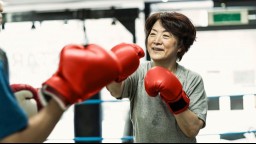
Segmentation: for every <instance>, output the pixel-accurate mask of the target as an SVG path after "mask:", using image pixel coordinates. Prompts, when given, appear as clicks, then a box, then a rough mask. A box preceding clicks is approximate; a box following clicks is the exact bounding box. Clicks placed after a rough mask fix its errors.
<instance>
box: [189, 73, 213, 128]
mask: <svg viewBox="0 0 256 144" xmlns="http://www.w3.org/2000/svg"><path fill="white" fill-rule="evenodd" d="M190 80H191V81H190V82H189V83H190V85H189V88H188V89H187V91H186V93H187V95H188V96H189V98H190V106H189V109H190V110H191V111H193V112H194V113H195V114H196V115H197V116H198V118H199V119H201V120H203V121H204V126H203V127H205V125H206V115H207V109H208V102H207V96H206V92H205V88H204V83H203V79H202V77H201V76H200V75H198V74H196V75H193V76H191V79H190Z"/></svg>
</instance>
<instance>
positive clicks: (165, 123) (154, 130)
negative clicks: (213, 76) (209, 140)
mask: <svg viewBox="0 0 256 144" xmlns="http://www.w3.org/2000/svg"><path fill="white" fill-rule="evenodd" d="M150 68H152V62H151V61H146V62H143V63H141V64H140V66H139V68H138V69H137V70H136V72H135V73H133V74H132V75H131V76H130V77H128V78H127V79H126V80H125V83H124V89H123V92H122V95H121V98H129V100H130V117H131V121H132V124H133V134H134V142H136V143H160V142H161V143H193V142H194V143H195V142H196V138H188V137H187V136H186V135H185V134H184V133H183V132H182V131H181V129H180V128H179V126H178V124H177V122H176V119H175V117H174V115H173V114H172V113H171V112H170V110H169V109H168V107H167V105H166V104H165V103H164V101H163V100H162V99H161V98H160V96H159V95H158V96H156V97H150V96H148V94H147V93H146V91H145V87H144V77H145V75H146V73H147V71H148V70H149V69H150ZM175 75H176V76H177V77H178V79H179V80H180V82H181V84H182V85H183V90H184V91H185V92H186V94H187V95H188V97H189V98H190V105H189V109H190V110H191V111H192V112H194V113H195V114H196V115H197V116H198V118H200V119H202V120H203V121H204V126H205V120H206V115H207V108H208V105H207V96H206V93H205V89H204V84H203V80H202V78H201V76H200V75H199V74H197V73H195V72H192V71H190V70H188V69H186V68H184V67H183V66H181V65H179V64H178V67H177V70H176V73H175Z"/></svg>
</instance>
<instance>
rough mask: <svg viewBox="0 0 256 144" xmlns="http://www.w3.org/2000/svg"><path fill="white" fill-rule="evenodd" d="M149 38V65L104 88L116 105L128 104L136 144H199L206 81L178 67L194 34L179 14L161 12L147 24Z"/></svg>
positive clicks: (147, 63) (155, 14)
mask: <svg viewBox="0 0 256 144" xmlns="http://www.w3.org/2000/svg"><path fill="white" fill-rule="evenodd" d="M145 32H146V39H145V44H146V48H147V51H148V53H149V56H150V57H151V60H150V61H144V62H142V63H140V65H139V67H138V69H137V70H136V71H135V72H134V73H132V74H131V75H127V77H123V78H122V79H116V80H115V81H113V82H112V83H110V84H109V85H107V86H106V88H107V89H108V90H109V92H110V93H111V95H112V96H114V97H115V98H117V99H122V98H129V100H130V117H131V121H132V125H133V134H134V142H136V143H137V142H138V143H140V142H142V143H154V142H155V143H190V142H191V143H193V142H194V143H195V142H197V141H196V136H197V135H198V133H199V131H200V130H201V129H202V128H204V127H205V125H206V116H207V108H208V105H207V96H206V92H205V89H204V83H203V79H202V77H201V76H200V75H199V74H198V73H196V72H194V71H192V70H190V69H187V68H185V67H184V66H182V65H180V64H179V63H178V62H179V61H181V60H182V57H183V56H184V54H185V53H186V52H187V51H188V50H189V48H190V47H191V46H192V45H193V43H194V41H195V39H196V29H195V27H194V25H193V24H192V22H191V21H190V20H189V18H188V17H186V16H185V15H183V14H181V13H178V12H157V13H153V14H151V15H150V16H149V17H148V18H147V20H146V23H145ZM113 51H114V50H113ZM114 52H115V51H114ZM124 55H125V54H124ZM119 57H120V58H122V56H121V55H120V56H119ZM126 63H127V64H129V65H130V64H131V63H132V61H129V60H127V59H126ZM130 68H131V67H130V66H128V65H127V67H126V70H129V69H130Z"/></svg>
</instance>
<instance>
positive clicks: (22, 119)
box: [0, 61, 28, 139]
mask: <svg viewBox="0 0 256 144" xmlns="http://www.w3.org/2000/svg"><path fill="white" fill-rule="evenodd" d="M4 73H5V72H4V71H3V63H2V61H0V114H1V116H0V139H3V138H4V137H6V136H8V135H10V134H12V133H15V132H17V131H20V130H22V129H24V128H26V126H27V124H28V118H27V116H26V114H25V112H24V111H23V110H22V109H21V108H20V107H19V105H18V103H17V101H16V99H15V97H14V95H13V92H12V91H11V88H10V86H9V80H8V78H7V76H6V75H5V74H4Z"/></svg>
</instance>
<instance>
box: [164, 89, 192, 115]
mask: <svg viewBox="0 0 256 144" xmlns="http://www.w3.org/2000/svg"><path fill="white" fill-rule="evenodd" d="M189 102H190V99H189V98H188V96H187V95H186V93H185V92H184V91H182V93H181V97H180V99H179V100H178V101H176V102H172V103H170V102H168V105H169V107H170V109H171V112H172V113H174V114H179V113H182V112H184V111H185V110H187V109H188V107H189Z"/></svg>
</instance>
